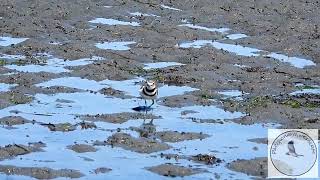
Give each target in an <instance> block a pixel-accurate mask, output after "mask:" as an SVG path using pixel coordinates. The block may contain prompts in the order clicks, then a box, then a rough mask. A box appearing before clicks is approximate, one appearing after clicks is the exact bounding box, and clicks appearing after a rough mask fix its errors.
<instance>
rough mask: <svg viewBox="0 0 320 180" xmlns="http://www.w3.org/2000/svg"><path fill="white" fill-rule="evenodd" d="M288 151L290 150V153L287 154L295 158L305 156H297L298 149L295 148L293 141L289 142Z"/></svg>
mask: <svg viewBox="0 0 320 180" xmlns="http://www.w3.org/2000/svg"><path fill="white" fill-rule="evenodd" d="M288 149H289V152H287V153H286V154H287V155H289V156H294V157H299V156H303V155H301V154H297V153H296V149H295V148H294V142H293V141H289V142H288Z"/></svg>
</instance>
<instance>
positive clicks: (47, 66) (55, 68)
mask: <svg viewBox="0 0 320 180" xmlns="http://www.w3.org/2000/svg"><path fill="white" fill-rule="evenodd" d="M97 60H104V58H102V57H97V56H93V57H92V58H83V59H78V60H73V61H71V60H64V59H59V58H52V59H48V60H47V62H46V63H43V64H41V65H39V64H28V65H15V64H13V65H6V66H5V67H6V68H8V69H12V70H16V71H20V72H30V73H37V72H50V73H62V72H70V70H68V69H66V68H65V67H68V66H72V67H74V66H84V65H88V64H92V63H93V62H94V61H97Z"/></svg>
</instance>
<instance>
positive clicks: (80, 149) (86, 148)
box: [67, 144, 97, 153]
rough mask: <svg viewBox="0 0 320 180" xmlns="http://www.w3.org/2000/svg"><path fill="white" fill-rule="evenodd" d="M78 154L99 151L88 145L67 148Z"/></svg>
mask: <svg viewBox="0 0 320 180" xmlns="http://www.w3.org/2000/svg"><path fill="white" fill-rule="evenodd" d="M67 148H68V149H71V150H73V151H75V152H77V153H86V152H96V151H97V149H96V148H94V147H93V146H90V145H87V144H75V145H70V146H68V147H67Z"/></svg>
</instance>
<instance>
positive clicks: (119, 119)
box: [81, 113, 161, 123]
mask: <svg viewBox="0 0 320 180" xmlns="http://www.w3.org/2000/svg"><path fill="white" fill-rule="evenodd" d="M81 118H82V119H83V120H87V121H103V122H110V123H124V122H126V121H128V120H132V119H159V118H161V117H159V116H155V115H152V114H144V113H117V114H97V115H94V116H91V115H87V116H83V117H81Z"/></svg>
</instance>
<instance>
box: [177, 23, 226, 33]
mask: <svg viewBox="0 0 320 180" xmlns="http://www.w3.org/2000/svg"><path fill="white" fill-rule="evenodd" d="M179 26H182V27H189V28H191V29H200V30H205V31H210V32H219V33H225V32H227V31H229V30H230V29H229V28H208V27H204V26H198V25H193V24H181V25H179Z"/></svg>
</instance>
